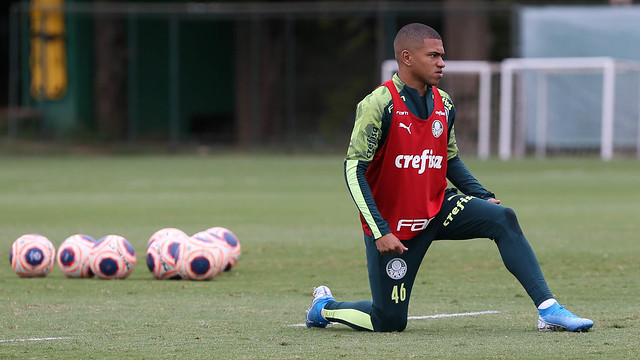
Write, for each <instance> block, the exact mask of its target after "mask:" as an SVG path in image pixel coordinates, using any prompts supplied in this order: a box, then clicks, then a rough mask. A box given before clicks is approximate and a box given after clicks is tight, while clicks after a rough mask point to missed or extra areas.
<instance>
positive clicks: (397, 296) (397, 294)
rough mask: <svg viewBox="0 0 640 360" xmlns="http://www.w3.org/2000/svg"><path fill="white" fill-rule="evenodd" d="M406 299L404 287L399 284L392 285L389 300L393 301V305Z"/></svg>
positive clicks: (402, 284)
mask: <svg viewBox="0 0 640 360" xmlns="http://www.w3.org/2000/svg"><path fill="white" fill-rule="evenodd" d="M406 299H407V289H405V287H404V283H401V284H400V286H398V285H394V286H393V289H391V300H393V301H395V303H396V304H397V303H399V302H400V301H405V300H406Z"/></svg>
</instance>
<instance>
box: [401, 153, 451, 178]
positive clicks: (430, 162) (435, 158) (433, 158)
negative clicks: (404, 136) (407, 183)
mask: <svg viewBox="0 0 640 360" xmlns="http://www.w3.org/2000/svg"><path fill="white" fill-rule="evenodd" d="M442 159H443V157H442V156H441V155H434V154H433V150H431V149H425V150H424V151H423V152H422V154H420V155H398V156H396V161H395V165H396V167H397V168H398V169H409V168H413V169H418V174H423V173H424V172H425V171H426V170H427V169H441V168H442Z"/></svg>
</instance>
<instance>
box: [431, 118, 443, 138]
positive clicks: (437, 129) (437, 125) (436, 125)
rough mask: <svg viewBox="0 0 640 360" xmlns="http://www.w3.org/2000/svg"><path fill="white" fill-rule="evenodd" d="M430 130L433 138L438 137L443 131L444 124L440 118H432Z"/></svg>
mask: <svg viewBox="0 0 640 360" xmlns="http://www.w3.org/2000/svg"><path fill="white" fill-rule="evenodd" d="M431 132H432V133H433V136H434V137H435V138H439V137H440V135H442V133H443V132H444V126H443V125H442V122H441V121H440V120H434V122H433V123H432V124H431Z"/></svg>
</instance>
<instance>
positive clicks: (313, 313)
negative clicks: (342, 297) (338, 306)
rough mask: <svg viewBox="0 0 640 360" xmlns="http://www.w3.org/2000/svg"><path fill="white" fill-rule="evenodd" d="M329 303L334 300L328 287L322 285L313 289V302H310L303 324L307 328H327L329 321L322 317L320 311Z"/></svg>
mask: <svg viewBox="0 0 640 360" xmlns="http://www.w3.org/2000/svg"><path fill="white" fill-rule="evenodd" d="M329 301H335V299H334V298H333V294H331V290H329V288H328V287H326V286H324V285H323V286H318V287H315V288H313V301H312V302H311V307H309V309H308V310H307V316H306V318H305V323H306V324H307V327H308V328H310V327H319V328H325V327H327V325H328V324H329V321H327V319H325V318H324V316H322V309H323V308H324V306H325V305H327V303H328V302H329Z"/></svg>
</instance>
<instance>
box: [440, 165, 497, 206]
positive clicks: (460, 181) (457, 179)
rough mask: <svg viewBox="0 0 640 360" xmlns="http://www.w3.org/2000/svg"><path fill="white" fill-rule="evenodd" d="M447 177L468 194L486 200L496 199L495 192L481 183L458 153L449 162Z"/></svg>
mask: <svg viewBox="0 0 640 360" xmlns="http://www.w3.org/2000/svg"><path fill="white" fill-rule="evenodd" d="M447 179H449V181H451V184H453V186H455V187H456V188H457V189H458V190H460V191H462V192H463V193H465V194H467V195H471V196H475V197H477V198H480V199H485V200H489V199H495V197H496V195H495V194H494V193H492V192H491V191H489V190H487V189H485V188H484V186H482V184H480V182H479V181H478V180H477V179H476V178H475V177H474V176H473V175H472V174H471V171H469V169H468V168H467V166H466V165H465V164H464V162H462V159H460V156H458V155H456V156H454V157H453V158H451V159H449V161H448V162H447Z"/></svg>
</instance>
